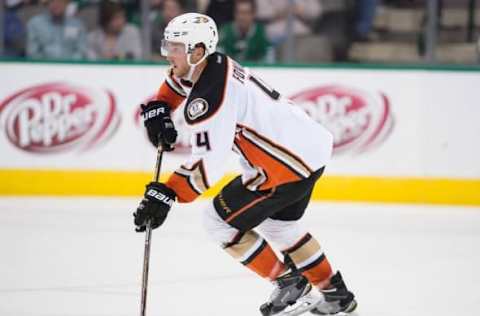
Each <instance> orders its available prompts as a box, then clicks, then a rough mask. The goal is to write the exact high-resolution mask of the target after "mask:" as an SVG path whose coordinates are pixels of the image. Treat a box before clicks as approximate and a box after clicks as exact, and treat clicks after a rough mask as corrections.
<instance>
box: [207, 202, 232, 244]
mask: <svg viewBox="0 0 480 316" xmlns="http://www.w3.org/2000/svg"><path fill="white" fill-rule="evenodd" d="M203 226H204V227H205V230H206V231H207V233H208V235H209V236H210V238H211V239H212V240H213V241H215V242H216V243H219V244H221V245H226V244H228V243H231V242H232V241H233V240H234V239H235V236H237V235H238V234H239V230H238V229H236V228H235V227H232V226H230V225H229V224H227V223H226V222H225V221H224V220H223V219H222V218H221V217H220V216H219V215H218V214H217V211H216V210H215V207H214V206H213V202H211V203H208V206H207V207H206V208H205V210H204V212H203Z"/></svg>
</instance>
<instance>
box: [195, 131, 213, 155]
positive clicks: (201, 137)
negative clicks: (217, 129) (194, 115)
mask: <svg viewBox="0 0 480 316" xmlns="http://www.w3.org/2000/svg"><path fill="white" fill-rule="evenodd" d="M195 138H196V142H195V143H196V145H197V147H205V148H206V150H207V151H210V150H211V147H210V139H209V138H208V132H207V131H204V132H198V133H196V134H195Z"/></svg>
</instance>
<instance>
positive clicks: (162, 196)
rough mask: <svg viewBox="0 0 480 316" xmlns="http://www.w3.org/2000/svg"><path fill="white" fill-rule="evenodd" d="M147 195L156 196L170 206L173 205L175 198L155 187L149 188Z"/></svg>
mask: <svg viewBox="0 0 480 316" xmlns="http://www.w3.org/2000/svg"><path fill="white" fill-rule="evenodd" d="M147 195H148V196H151V197H154V198H156V199H157V200H159V201H161V202H163V203H165V204H167V205H169V206H170V207H172V205H173V200H172V199H171V198H169V197H168V196H166V195H165V194H162V193H160V192H158V191H156V190H154V189H150V190H148V192H147Z"/></svg>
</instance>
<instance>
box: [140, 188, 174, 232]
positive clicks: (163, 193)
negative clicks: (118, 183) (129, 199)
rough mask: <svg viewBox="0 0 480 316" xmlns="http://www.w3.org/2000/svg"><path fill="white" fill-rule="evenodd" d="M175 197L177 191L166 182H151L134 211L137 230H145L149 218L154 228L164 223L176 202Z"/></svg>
mask: <svg viewBox="0 0 480 316" xmlns="http://www.w3.org/2000/svg"><path fill="white" fill-rule="evenodd" d="M175 197H176V195H175V192H174V191H173V190H172V189H170V188H169V187H167V186H166V185H165V184H163V183H158V182H150V183H149V184H148V185H147V188H146V190H145V194H144V198H143V200H142V201H141V202H140V205H139V206H138V208H137V211H136V212H135V213H133V217H134V223H135V226H137V227H136V228H135V231H136V232H144V231H145V229H146V225H147V221H148V220H150V221H151V222H150V223H151V227H152V229H155V228H157V227H159V226H160V225H162V224H163V222H164V221H165V219H166V218H167V214H168V211H170V208H171V207H172V204H173V202H175Z"/></svg>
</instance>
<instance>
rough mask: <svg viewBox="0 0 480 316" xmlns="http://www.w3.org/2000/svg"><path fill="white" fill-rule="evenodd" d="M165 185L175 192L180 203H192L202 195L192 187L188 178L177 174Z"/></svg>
mask: <svg viewBox="0 0 480 316" xmlns="http://www.w3.org/2000/svg"><path fill="white" fill-rule="evenodd" d="M165 184H166V185H167V186H168V187H169V188H170V189H172V190H173V191H175V194H176V195H177V200H178V202H180V203H188V202H192V201H193V200H195V199H196V198H197V197H198V196H199V195H200V194H198V193H197V192H196V191H195V190H194V189H193V188H192V187H191V185H190V183H189V182H188V179H187V177H185V176H183V175H179V174H177V173H173V174H172V175H171V176H170V178H169V179H168V181H167V182H166V183H165Z"/></svg>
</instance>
